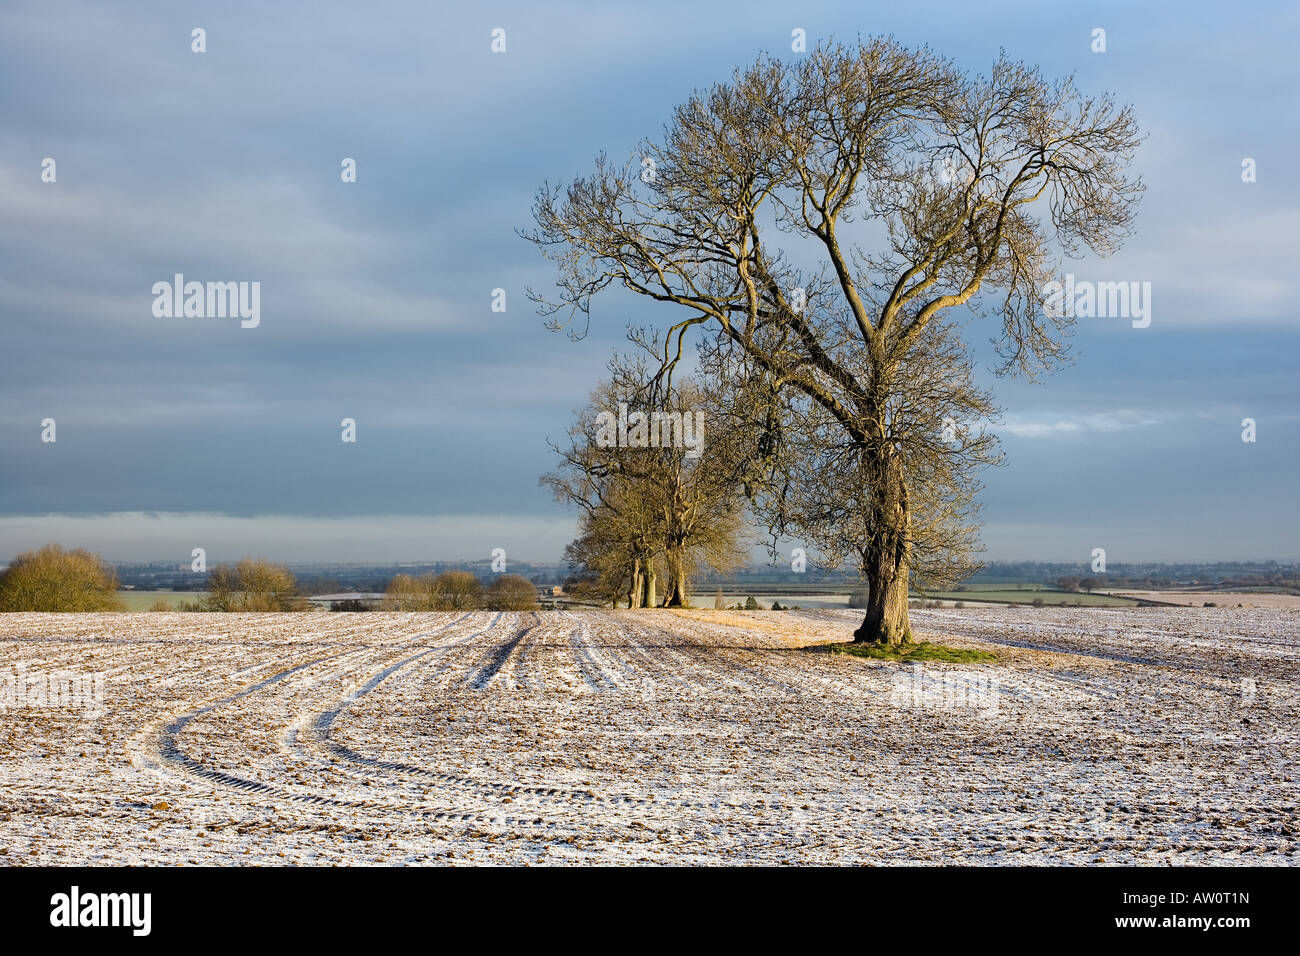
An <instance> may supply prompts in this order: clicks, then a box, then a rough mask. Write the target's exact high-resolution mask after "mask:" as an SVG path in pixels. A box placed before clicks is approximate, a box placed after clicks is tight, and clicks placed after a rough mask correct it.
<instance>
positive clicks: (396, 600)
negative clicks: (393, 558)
mask: <svg viewBox="0 0 1300 956" xmlns="http://www.w3.org/2000/svg"><path fill="white" fill-rule="evenodd" d="M387 597H388V606H389V607H390V608H392V609H393V610H395V611H431V610H433V575H431V574H428V575H425V576H424V579H422V580H420V581H417V580H416V579H415V578H413V577H411V576H410V575H409V574H397V575H394V576H393V580H391V581H389V582H388V589H387Z"/></svg>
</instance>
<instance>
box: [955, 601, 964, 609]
mask: <svg viewBox="0 0 1300 956" xmlns="http://www.w3.org/2000/svg"><path fill="white" fill-rule="evenodd" d="M965 606H966V602H965V601H958V602H957V603H956V604H954V605H953V607H955V608H964V607H965Z"/></svg>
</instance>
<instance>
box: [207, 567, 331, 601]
mask: <svg viewBox="0 0 1300 956" xmlns="http://www.w3.org/2000/svg"><path fill="white" fill-rule="evenodd" d="M204 606H205V610H209V611H305V610H306V609H307V602H306V600H304V599H303V597H302V596H301V595H300V594H299V593H298V589H297V582H295V581H294V579H293V574H291V573H290V571H289V569H288V568H286V567H284V566H283V565H280V564H272V563H271V562H270V561H263V560H262V559H260V558H244V559H243V560H241V561H240V562H239V563H238V564H234V565H230V564H222V565H219V566H217V567H215V568H213V569H212V572H211V573H210V574H209V575H208V596H207V598H206V600H205V601H204Z"/></svg>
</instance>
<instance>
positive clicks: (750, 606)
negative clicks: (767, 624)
mask: <svg viewBox="0 0 1300 956" xmlns="http://www.w3.org/2000/svg"><path fill="white" fill-rule="evenodd" d="M745 610H746V611H761V610H762V608H761V607H760V606H759V604H758V602H757V601H755V600H754V595H752V594H751V595H750V596H749V597H747V598H745Z"/></svg>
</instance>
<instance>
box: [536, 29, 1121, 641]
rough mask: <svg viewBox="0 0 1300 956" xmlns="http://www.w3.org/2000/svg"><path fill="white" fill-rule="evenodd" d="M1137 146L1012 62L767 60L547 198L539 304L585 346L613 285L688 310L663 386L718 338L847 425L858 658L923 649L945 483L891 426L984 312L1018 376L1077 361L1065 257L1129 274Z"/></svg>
mask: <svg viewBox="0 0 1300 956" xmlns="http://www.w3.org/2000/svg"><path fill="white" fill-rule="evenodd" d="M1138 142H1139V133H1138V128H1137V123H1136V121H1135V119H1134V116H1133V113H1132V111H1131V109H1130V108H1128V107H1122V108H1121V107H1117V106H1116V105H1115V103H1114V101H1113V100H1112V99H1111V98H1110V97H1109V96H1102V97H1096V98H1092V97H1087V96H1084V95H1082V94H1080V93H1079V92H1078V91H1077V89H1076V88H1075V86H1074V84H1073V82H1072V80H1070V79H1066V80H1062V81H1058V82H1048V81H1047V80H1045V79H1044V78H1043V77H1042V76H1041V74H1040V73H1039V71H1038V70H1037V69H1035V68H1031V67H1028V66H1025V65H1023V64H1020V63H1016V62H1013V61H1011V60H1009V59H1007V58H1006V57H1005V55H1004V56H1002V57H1000V58H999V59H998V61H997V62H995V63H994V64H993V67H992V69H991V71H990V72H989V74H988V75H987V76H968V75H964V74H962V73H961V72H959V71H958V70H957V69H956V68H954V66H953V65H952V64H951V63H950V62H948V61H947V60H944V59H942V58H940V57H938V56H936V55H934V54H933V53H931V52H930V51H929V50H928V49H924V48H922V49H919V50H911V49H907V48H905V47H903V46H901V45H900V44H898V43H897V42H895V41H893V40H890V39H877V40H872V41H869V42H867V43H865V44H860V45H857V46H853V47H844V46H840V45H834V46H828V47H823V48H820V49H818V50H816V51H814V52H813V53H811V54H809V55H808V56H807V57H805V58H802V59H800V60H798V61H796V62H794V63H790V64H783V63H781V62H779V61H776V60H773V59H769V58H761V59H759V60H758V61H757V62H756V63H755V64H754V65H753V66H751V67H748V68H745V69H742V70H738V71H737V72H736V74H735V75H734V77H733V79H732V80H731V82H729V83H723V84H719V85H716V86H714V87H713V88H712V89H710V90H709V91H707V92H705V93H701V94H697V95H694V96H692V97H691V98H690V99H689V100H688V101H687V102H686V103H684V104H682V105H681V106H679V107H677V108H676V110H675V111H674V113H673V116H672V119H671V121H670V123H669V124H668V126H667V128H666V130H665V133H664V137H663V140H662V141H661V142H658V143H654V142H646V143H644V144H643V145H642V147H641V149H640V150H638V152H637V154H636V155H634V156H633V157H632V158H631V159H630V160H629V162H628V163H626V164H624V165H621V166H618V165H614V164H611V163H610V162H609V161H608V160H607V159H606V158H605V157H604V155H601V156H598V158H597V160H596V166H595V171H594V172H593V173H592V174H591V175H590V176H585V177H580V178H578V179H576V180H575V181H574V182H573V183H572V184H571V185H569V186H568V187H567V188H561V187H553V186H550V185H544V186H543V187H542V189H541V190H540V191H539V193H538V197H537V202H536V204H535V207H534V210H533V212H534V218H535V221H536V223H537V225H536V228H535V229H534V230H532V231H530V232H528V233H527V234H526V235H527V237H528V238H530V239H532V240H533V241H534V242H536V243H538V245H539V246H540V247H541V248H542V250H543V251H544V252H545V253H546V254H548V255H549V256H550V257H551V258H553V259H554V261H555V262H556V263H557V267H558V281H557V288H558V294H557V295H555V296H551V297H548V296H545V295H542V294H539V293H532V295H533V297H534V299H535V301H537V302H538V304H539V306H540V308H541V309H542V311H543V312H544V313H545V314H547V315H548V316H550V319H549V322H550V324H551V325H552V326H553V327H555V328H563V327H568V328H570V329H571V331H572V332H573V334H575V335H577V334H582V331H583V330H582V329H578V328H577V327H576V326H574V325H573V319H574V317H575V316H584V317H586V318H587V319H589V317H590V307H591V299H592V297H593V296H594V295H596V294H597V293H600V292H602V291H603V290H605V289H607V288H608V287H610V286H611V285H617V286H621V287H623V288H625V289H628V290H630V291H632V292H635V293H637V294H639V295H643V296H646V297H647V298H649V299H651V300H654V301H656V302H661V303H665V304H672V305H675V306H678V307H680V308H681V309H682V310H684V312H683V314H682V317H681V318H680V319H679V320H677V321H675V322H672V323H671V324H669V325H667V327H666V330H665V334H664V336H663V339H662V342H663V354H662V356H661V361H662V369H661V371H662V372H663V373H664V374H666V375H668V376H671V371H672V368H673V366H674V365H675V364H676V363H677V362H678V361H679V360H680V358H681V356H682V348H683V341H684V338H685V336H686V334H687V333H688V332H689V331H690V330H691V329H693V328H695V327H698V326H706V325H707V326H708V327H709V328H710V329H711V330H712V332H713V333H714V334H715V335H717V336H718V337H719V338H721V339H724V340H725V341H726V342H727V343H728V344H729V345H730V346H731V347H732V348H735V349H737V350H738V352H739V353H740V354H742V355H743V357H744V362H745V363H747V364H748V366H749V367H750V368H751V369H752V370H754V371H757V372H759V373H761V375H762V376H763V377H764V378H765V380H766V381H767V382H768V383H769V385H770V386H771V388H772V389H773V392H774V394H775V396H776V398H777V399H778V400H779V401H784V400H785V399H786V397H787V396H792V395H798V396H800V400H801V401H803V402H805V403H808V404H815V405H816V406H817V407H818V409H819V410H820V411H819V414H821V415H824V416H828V417H829V419H831V420H833V421H834V422H835V423H836V426H837V427H838V428H839V429H840V431H841V432H842V439H843V442H844V443H845V445H846V446H848V447H851V448H852V449H853V457H852V461H853V464H854V466H855V467H856V468H857V469H858V470H859V475H860V477H859V478H857V479H854V480H859V481H860V482H861V487H862V489H863V492H864V493H863V495H862V496H861V500H860V502H859V508H860V510H861V511H862V512H863V513H862V515H861V518H860V526H861V528H863V529H870V535H869V539H868V540H866V541H864V544H865V547H864V549H863V553H864V559H865V560H864V564H865V576H866V578H867V581H868V583H869V587H870V592H871V593H870V598H869V602H868V607H867V609H866V616H865V618H864V620H863V624H862V626H861V627H860V628H859V629H858V631H857V632H856V634H855V637H856V638H857V639H858V640H871V641H888V642H896V641H901V640H904V639H906V637H907V635H908V634H909V632H910V628H909V626H908V619H907V589H908V584H909V581H910V579H911V577H912V568H913V565H914V562H915V560H916V556H917V555H916V550H917V546H918V539H917V537H916V528H915V526H914V521H913V517H914V514H915V512H916V506H917V503H918V502H917V496H918V494H919V493H920V492H918V488H919V487H920V486H919V485H918V482H920V481H922V480H923V479H922V478H921V477H919V476H920V475H921V474H922V472H919V471H917V470H916V469H913V470H912V471H910V472H909V467H908V463H909V456H908V452H907V450H906V447H907V443H908V442H909V441H911V440H913V437H914V434H915V431H916V430H915V429H913V428H911V427H909V423H908V422H906V421H903V420H901V419H897V418H895V417H893V416H892V415H891V408H892V407H893V403H895V399H896V397H897V395H898V391H899V389H900V387H902V383H903V382H906V381H907V380H908V379H909V372H908V369H907V366H908V364H909V363H910V362H913V361H915V357H916V355H917V354H918V351H917V346H918V344H919V343H921V342H922V341H923V340H924V339H925V336H926V334H927V330H930V329H931V328H932V327H933V326H934V325H935V323H936V322H937V321H939V319H940V316H941V315H942V314H943V313H944V312H945V310H949V309H952V308H953V307H955V306H961V305H966V306H969V307H971V308H972V309H974V310H975V311H976V312H977V313H978V312H988V311H992V312H995V313H996V314H997V315H998V316H999V318H1000V336H999V343H1000V344H999V350H1000V354H1001V356H1002V359H1003V365H1002V367H1001V369H1000V371H1002V372H1004V373H1008V372H1022V373H1025V374H1029V375H1033V374H1035V373H1036V372H1037V371H1038V370H1040V369H1042V368H1047V367H1051V366H1052V365H1054V364H1056V363H1058V362H1059V361H1060V360H1061V359H1062V358H1063V357H1064V355H1065V344H1064V334H1065V333H1066V332H1067V331H1068V323H1069V322H1070V319H1069V318H1068V317H1066V316H1063V315H1056V314H1049V313H1048V310H1046V309H1045V308H1044V301H1043V300H1044V289H1043V287H1044V285H1045V283H1046V282H1047V280H1048V279H1049V278H1050V276H1051V275H1052V273H1053V271H1054V267H1055V265H1056V258H1057V254H1058V252H1059V253H1064V254H1066V255H1076V254H1078V253H1079V252H1080V251H1081V250H1082V248H1083V247H1087V248H1088V249H1091V250H1092V251H1094V252H1096V253H1099V254H1107V253H1109V252H1111V251H1112V250H1114V249H1115V248H1117V246H1118V244H1119V243H1120V242H1121V241H1122V239H1123V238H1124V236H1125V235H1126V234H1127V232H1128V230H1129V228H1130V226H1131V223H1132V218H1133V216H1134V214H1135V206H1136V202H1137V200H1138V198H1139V196H1140V193H1141V190H1142V185H1141V182H1140V181H1139V180H1137V179H1130V178H1129V177H1128V175H1127V173H1126V169H1127V165H1128V162H1129V160H1130V159H1131V158H1132V155H1133V152H1134V150H1135V149H1136V147H1137V145H1138ZM644 160H648V162H644ZM643 172H646V173H648V174H647V175H644V176H643V175H642V173H643ZM855 220H874V221H875V222H876V223H877V224H878V226H879V228H878V230H877V231H878V233H879V235H881V236H882V237H883V238H882V239H881V242H882V244H883V247H884V250H883V251H882V252H878V253H876V254H868V253H866V252H864V251H863V250H862V249H861V247H860V246H859V245H858V244H856V243H855V242H854V241H853V239H852V237H851V235H850V231H851V230H853V229H856V230H857V231H858V232H859V233H864V232H865V230H863V229H861V227H858V226H854V225H852V224H853V223H854V221H855ZM774 231H775V232H777V233H781V234H785V235H789V236H791V239H792V244H794V243H801V245H799V251H800V253H801V254H802V253H803V252H804V251H805V247H806V246H811V248H813V249H815V250H816V251H817V254H818V258H819V259H820V260H821V262H820V269H819V271H807V270H803V269H800V268H798V267H796V266H795V265H794V264H793V263H792V262H791V261H790V260H789V259H787V256H786V255H785V254H784V253H783V252H782V251H781V250H780V249H778V248H776V247H773V246H770V245H769V244H768V239H769V238H770V236H771V234H772V233H773V232H774ZM584 328H585V327H584ZM927 440H929V439H927ZM943 487H944V485H943V482H939V483H937V484H936V485H934V486H933V488H932V491H934V492H935V493H936V494H942V489H943ZM937 504H939V505H942V502H938V503H937ZM864 533H865V530H864Z"/></svg>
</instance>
